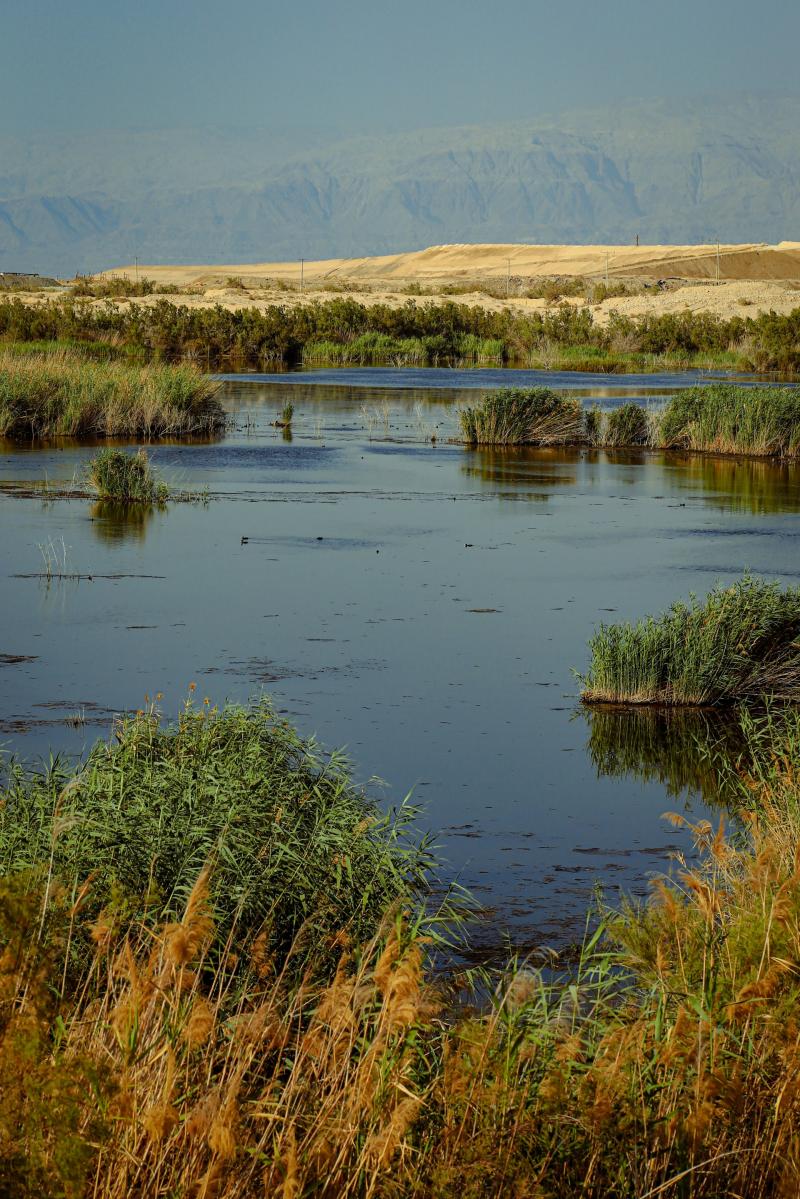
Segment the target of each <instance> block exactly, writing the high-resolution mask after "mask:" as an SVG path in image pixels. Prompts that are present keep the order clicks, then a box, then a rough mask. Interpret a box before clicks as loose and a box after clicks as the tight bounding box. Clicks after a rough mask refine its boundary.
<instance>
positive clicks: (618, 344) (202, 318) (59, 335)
mask: <svg viewBox="0 0 800 1199" xmlns="http://www.w3.org/2000/svg"><path fill="white" fill-rule="evenodd" d="M142 285H144V284H142ZM125 286H126V287H127V286H128V285H127V284H126V285H125ZM113 298H114V297H110V302H109V303H107V304H98V303H96V302H94V301H91V300H88V299H84V298H81V297H77V296H71V297H66V298H63V299H60V300H58V301H50V302H45V303H41V304H36V305H31V304H24V303H22V301H20V300H19V299H15V298H5V299H0V338H2V339H4V340H8V341H31V340H49V341H58V340H63V339H79V340H85V341H104V342H114V343H116V344H117V345H119V346H125V347H132V348H137V349H140V350H143V351H145V352H147V353H148V354H153V355H163V356H165V357H168V358H178V357H185V358H188V359H195V360H198V361H200V362H202V363H203V364H204V365H207V366H217V365H220V364H225V363H236V364H239V365H241V366H252V367H259V366H265V365H280V366H294V365H298V364H300V363H302V362H305V363H307V364H310V363H315V364H317V363H327V364H330V365H342V364H355V365H367V364H379V363H384V364H386V363H388V364H397V365H420V364H424V363H433V364H438V365H457V364H459V363H461V362H465V363H469V362H481V361H492V362H501V363H508V364H513V365H515V366H527V367H536V368H541V369H551V370H552V369H561V370H588V371H601V372H606V373H608V372H613V371H658V370H664V369H666V368H668V367H669V368H673V369H676V368H688V367H704V368H722V369H726V368H727V369H739V370H749V371H779V372H784V373H787V374H791V373H793V372H795V371H797V369H798V368H800V348H799V347H800V308H798V309H796V310H795V311H793V312H792V313H790V314H789V315H786V316H782V315H778V314H776V313H764V314H761V315H759V316H755V317H751V316H738V315H737V316H735V317H731V318H730V319H723V318H718V317H715V316H711V315H709V314H708V313H693V312H685V313H677V314H676V313H667V314H663V315H660V316H643V317H637V318H631V317H626V316H623V315H622V314H619V313H614V314H612V315H611V317H610V319H609V320H608V322H607V323H606V324H603V325H601V324H599V323H597V322H595V320H594V318H593V315H592V310H591V308H590V307H588V306H586V307H577V306H575V305H571V304H563V305H558V306H556V307H553V308H549V309H546V310H544V311H541V312H540V311H535V312H529V313H520V312H515V311H513V310H510V309H504V310H501V311H490V310H488V309H486V308H483V307H475V306H471V305H468V304H459V303H457V302H455V301H445V302H444V303H436V304H434V303H424V302H423V303H418V302H417V301H416V300H415V299H414V298H413V297H412V298H409V300H408V301H407V302H406V303H405V304H402V305H400V306H392V305H390V304H383V303H381V304H366V303H360V302H358V301H356V300H353V299H351V298H344V297H337V298H335V299H330V300H326V301H314V302H313V303H310V304H307V305H302V306H282V305H280V304H272V305H269V306H268V307H266V308H264V309H255V308H252V307H251V308H248V307H243V308H240V309H238V310H235V311H232V310H228V309H225V308H223V307H222V306H221V305H216V306H213V307H212V306H208V307H200V306H198V307H189V306H187V305H182V304H180V302H179V297H176V298H175V301H174V302H173V301H171V300H169V299H166V298H164V299H158V298H154V299H153V302H152V303H150V304H148V305H144V304H137V303H136V302H135V299H134V301H133V302H131V303H126V304H125V305H124V307H123V306H120V305H117V304H115V303H113Z"/></svg>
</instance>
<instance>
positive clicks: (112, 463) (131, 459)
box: [89, 449, 169, 504]
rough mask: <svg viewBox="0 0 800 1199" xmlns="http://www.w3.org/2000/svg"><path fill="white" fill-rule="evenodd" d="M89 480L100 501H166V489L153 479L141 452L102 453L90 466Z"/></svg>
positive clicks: (162, 483) (105, 451) (102, 451)
mask: <svg viewBox="0 0 800 1199" xmlns="http://www.w3.org/2000/svg"><path fill="white" fill-rule="evenodd" d="M89 481H90V482H91V484H92V486H93V487H94V488H95V490H96V491H97V494H98V496H99V497H100V499H101V500H118V501H121V502H122V503H127V504H129V503H139V504H164V503H166V501H167V499H168V498H169V488H168V487H167V485H166V483H164V482H162V481H161V480H159V479H157V478H156V476H155V474H154V473H153V468H152V467H151V465H150V462H149V460H148V457H147V451H146V450H143V449H139V450H137V451H136V453H135V454H126V453H125V451H124V450H114V449H107V450H101V451H100V453H99V454H98V455H97V456H96V457H95V458H93V459H92V461H91V462H90V464H89Z"/></svg>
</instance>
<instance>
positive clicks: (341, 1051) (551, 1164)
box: [0, 713, 800, 1199]
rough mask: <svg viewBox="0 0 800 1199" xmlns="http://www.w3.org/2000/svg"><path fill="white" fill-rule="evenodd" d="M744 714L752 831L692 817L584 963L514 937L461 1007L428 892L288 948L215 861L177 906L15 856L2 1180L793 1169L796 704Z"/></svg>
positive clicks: (430, 1183) (582, 1179)
mask: <svg viewBox="0 0 800 1199" xmlns="http://www.w3.org/2000/svg"><path fill="white" fill-rule="evenodd" d="M742 731H743V734H744V735H745V737H747V738H749V739H750V741H751V742H752V746H751V750H752V752H751V753H750V754H749V760H750V762H751V769H750V770H749V771H748V773H747V775H746V776H742V775H737V776H736V781H737V785H738V789H739V794H740V797H741V802H742V804H743V807H744V809H745V810H746V811H747V812H748V815H747V818H746V819H745V821H744V831H743V832H742V833H741V834H740V835H738V836H737V838H736V839H735V840H729V839H728V838H726V836H725V834H724V829H723V826H722V824H720V825H719V827H718V828H716V829H715V828H714V827H712V825H711V824H710V823H708V822H707V821H698V822H696V823H695V824H688V822H687V820H686V818H685V817H684V816H680V815H678V816H674V817H672V820H673V822H674V823H676V824H680V825H684V826H686V825H687V824H688V831H689V832H690V833H691V835H692V836H693V838H694V841H695V845H696V854H695V855H694V856H693V859H692V861H691V863H687V862H686V861H683V860H681V861H679V862H678V863H677V867H676V872H675V877H674V878H673V879H671V880H667V879H660V880H658V881H657V882H656V883H655V885H654V887H653V893H652V896H651V898H650V899H649V901H648V902H646V903H643V904H633V903H624V904H623V905H622V908H621V910H619V911H618V912H617V913H616V914H615V915H611V914H609V915H607V916H606V917H605V918H604V920H603V921H602V922H601V923H600V924H599V925H598V926H597V927H596V928H595V930H594V931H593V933H592V934H591V936H590V937H589V938H588V939H587V941H586V944H585V946H584V949H583V953H582V955H581V959H580V961H579V963H578V964H577V965H576V967H575V968H574V969H571V970H569V971H563V972H560V971H559V970H558V968H556V970H555V971H550V972H549V973H548V975H547V976H544V975H543V974H541V973H540V972H538V971H537V970H535V969H533V968H531V967H529V966H526V965H524V964H521V963H512V964H510V966H509V968H508V969H507V970H506V971H503V972H501V973H496V974H488V973H487V974H484V976H483V978H482V981H481V986H482V988H483V992H484V994H485V995H487V996H488V999H487V1000H486V1001H485V1002H484V1004H483V1005H482V1006H481V1007H472V1008H471V1009H469V1010H467V1011H465V1010H464V1007H463V1004H462V1005H461V1006H460V1007H459V1009H458V1011H453V1010H452V1009H448V1007H447V1006H446V1002H445V1000H446V989H445V986H444V981H445V980H443V979H442V977H441V976H438V977H437V976H436V975H434V974H433V973H432V971H431V968H430V961H429V953H430V948H431V944H430V941H431V937H436V936H437V925H436V921H435V919H430V918H426V917H424V916H422V915H421V914H420V913H419V911H418V910H416V909H415V907H414V905H413V904H410V903H402V902H401V903H400V904H399V905H397V904H395V905H394V907H393V909H392V910H390V911H388V912H387V913H386V915H385V917H384V919H383V920H382V922H381V923H380V924H379V925H378V927H377V928H376V929H375V931H374V933H373V935H372V936H371V937H369V938H368V939H367V940H365V941H363V942H361V943H357V942H353V941H351V939H350V936H349V934H348V932H347V930H345V929H342V930H340V931H339V934H338V936H336V934H334V939H335V940H336V953H337V957H336V961H335V965H334V968H333V969H328V971H327V973H321V972H320V971H319V970H318V969H316V968H315V954H316V953H317V952H318V946H317V944H316V943H315V942H314V941H311V940H309V939H305V940H300V941H299V942H298V941H297V940H296V941H295V943H294V945H293V950H294V952H295V953H296V954H297V956H298V958H299V959H301V961H302V964H303V969H302V970H301V971H300V972H299V973H296V974H292V973H291V972H290V971H289V970H287V969H286V968H285V966H282V965H281V964H280V962H279V961H277V960H276V959H275V957H274V956H273V955H271V954H270V953H269V952H267V951H265V948H264V946H263V944H262V942H261V941H260V940H259V938H258V937H256V938H255V939H252V940H250V941H249V942H248V948H247V949H246V950H244V951H241V950H240V943H239V938H238V935H237V930H236V927H235V926H234V927H233V928H232V929H229V930H228V932H227V933H223V932H222V931H221V923H220V920H219V914H218V909H217V906H216V904H217V902H218V901H219V892H218V891H217V892H216V894H217V900H216V901H215V891H216V889H215V884H214V874H215V869H216V866H215V865H214V864H212V863H210V862H209V863H207V864H205V865H201V866H200V868H199V870H198V871H197V872H196V874H195V875H194V878H193V882H192V885H191V886H190V887H189V888H188V890H187V891H186V892H185V894H184V895H183V898H182V903H181V905H180V907H179V908H178V909H177V910H176V911H175V912H174V913H173V916H172V918H171V919H170V920H169V922H167V923H152V924H146V923H136V924H133V925H128V926H127V927H121V926H120V925H119V924H115V923H114V921H113V920H111V919H110V918H109V917H108V915H107V914H106V913H105V911H103V912H101V913H100V914H99V915H94V914H92V913H91V911H90V909H91V905H92V890H93V887H94V876H93V875H92V874H91V873H89V874H87V875H86V876H85V877H84V878H82V879H81V880H80V881H79V882H78V883H77V885H76V883H74V882H73V883H69V884H65V883H64V882H62V881H61V880H60V878H59V876H58V874H57V873H56V871H54V870H53V871H50V870H48V872H47V874H46V877H44V878H42V876H41V875H40V874H39V875H37V874H36V873H35V872H28V873H26V874H17V875H16V876H14V877H8V876H6V877H5V878H4V879H3V881H2V884H1V885H0V947H1V948H2V953H1V954H0V1080H2V1085H3V1103H2V1105H0V1186H2V1189H3V1193H5V1194H9V1195H14V1196H21V1197H22V1199H33V1197H34V1196H37V1197H38V1196H41V1195H53V1196H64V1197H66V1196H69V1199H89V1196H91V1197H93V1199H97V1197H102V1199H127V1197H128V1196H130V1195H141V1196H145V1195H155V1194H165V1195H187V1196H188V1195H193V1196H205V1197H209V1196H211V1195H213V1196H215V1197H216V1199H256V1196H258V1197H262V1196H264V1195H269V1196H276V1197H278V1199H300V1197H301V1196H319V1197H320V1199H326V1197H327V1199H333V1197H334V1196H336V1197H337V1199H339V1197H344V1199H399V1197H400V1196H404V1197H405V1196H410V1197H411V1199H427V1197H428V1196H431V1195H436V1196H437V1197H441V1199H464V1197H465V1196H466V1197H475V1199H477V1197H479V1196H494V1195H503V1196H505V1195H515V1196H520V1197H522V1196H530V1197H532V1199H533V1197H537V1196H544V1195H547V1196H551V1197H552V1199H572V1197H573V1196H575V1195H577V1194H580V1195H584V1196H587V1197H588V1199H629V1197H630V1196H631V1195H638V1196H651V1197H652V1196H656V1195H670V1194H673V1195H681V1196H682V1197H683V1199H718V1197H719V1196H722V1195H726V1196H733V1195H742V1196H743V1195H754V1196H755V1195H758V1196H759V1199H784V1197H785V1196H788V1195H794V1194H797V1192H798V1189H800V1157H798V1153H797V1144H798V1140H800V1071H799V1070H798V1061H797V1057H798V1054H797V1048H798V1028H797V1009H798V1005H799V1004H800V980H799V979H798V972H797V970H796V968H795V967H796V963H797V962H798V961H800V857H799V856H798V850H797V846H798V842H800V817H798V813H800V804H798V799H800V794H798V782H797V780H798V778H800V715H798V714H797V713H795V714H794V716H793V717H791V716H789V717H788V718H786V719H782V720H780V721H778V722H777V723H776V722H774V721H773V719H772V717H771V716H770V715H769V714H767V715H766V716H763V717H761V718H758V719H757V720H752V719H750V720H746V721H745V722H744V724H743V730H742ZM242 864H244V863H242ZM76 939H82V940H83V941H84V942H86V943H88V944H90V945H91V953H90V955H89V956H88V958H87V959H86V961H85V963H84V965H83V969H82V971H81V972H80V973H77V974H76V973H75V972H74V971H73V970H72V969H71V968H70V967H69V962H70V953H71V946H72V945H73V943H74V941H75V940H76ZM240 953H241V956H244V957H246V959H247V964H248V970H247V972H246V978H247V983H246V985H242V981H241V980H242V977H243V972H242V970H241V965H240V962H238V961H236V960H234V959H235V958H236V957H237V955H239V954H240ZM454 981H455V980H454ZM461 985H462V988H463V980H461ZM462 995H463V989H462Z"/></svg>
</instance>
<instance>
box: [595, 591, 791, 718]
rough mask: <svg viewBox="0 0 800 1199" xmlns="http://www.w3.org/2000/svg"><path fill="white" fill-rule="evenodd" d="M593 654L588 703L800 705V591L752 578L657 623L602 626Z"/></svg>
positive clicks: (649, 619) (650, 620)
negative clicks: (774, 702)
mask: <svg viewBox="0 0 800 1199" xmlns="http://www.w3.org/2000/svg"><path fill="white" fill-rule="evenodd" d="M589 649H590V653H591V661H590V665H589V671H588V673H587V674H586V675H585V676H583V677H581V678H580V681H581V685H582V691H581V698H582V700H583V701H584V702H585V703H628V704H665V705H669V704H684V705H687V706H690V705H696V706H701V707H702V706H709V707H714V706H724V705H730V704H737V703H743V702H764V701H766V700H767V699H770V698H776V699H780V700H798V699H800V589H798V588H791V587H789V588H786V589H785V590H783V591H782V590H781V589H780V588H779V586H778V584H777V583H768V582H765V581H764V580H762V579H758V578H752V577H750V576H745V578H744V579H742V580H740V581H739V582H738V583H735V584H734V585H733V586H732V587H716V588H715V589H714V590H713V591H711V592H710V593H709V594H708V596H706V598H705V599H704V600H702V601H698V600H697V599H695V598H692V600H691V601H690V603H689V604H683V603H676V604H673V605H672V607H671V608H670V609H669V610H668V611H667V612H665V613H664V614H663V615H662V616H659V617H657V618H653V617H652V616H651V617H647V618H646V619H645V620H641V621H639V622H638V623H636V624H629V623H627V622H623V623H621V624H615V625H605V624H603V625H600V627H599V629H598V630H597V632H596V633H595V634H594V636H593V637H592V638H591V640H590V642H589ZM579 677H580V676H579Z"/></svg>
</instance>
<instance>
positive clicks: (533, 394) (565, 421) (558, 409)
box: [459, 387, 585, 446]
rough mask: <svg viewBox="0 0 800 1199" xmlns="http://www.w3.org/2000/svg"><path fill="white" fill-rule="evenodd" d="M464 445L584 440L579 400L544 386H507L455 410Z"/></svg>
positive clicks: (566, 442)
mask: <svg viewBox="0 0 800 1199" xmlns="http://www.w3.org/2000/svg"><path fill="white" fill-rule="evenodd" d="M459 419H460V422H461V431H462V433H463V435H464V440H465V441H466V443H467V444H468V445H542V446H544V445H577V444H580V443H581V442H583V441H584V440H585V433H584V420H583V409H582V407H581V402H580V400H578V399H575V398H573V397H571V396H561V395H559V394H558V393H557V392H555V391H552V390H551V389H550V388H547V387H534V388H531V389H530V390H520V389H514V388H509V389H508V390H507V391H497V392H494V393H492V394H491V395H488V396H486V397H485V398H484V399H483V400H482V402H481V403H480V404H477V405H475V406H474V407H472V408H463V409H461V411H460V412H459Z"/></svg>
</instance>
